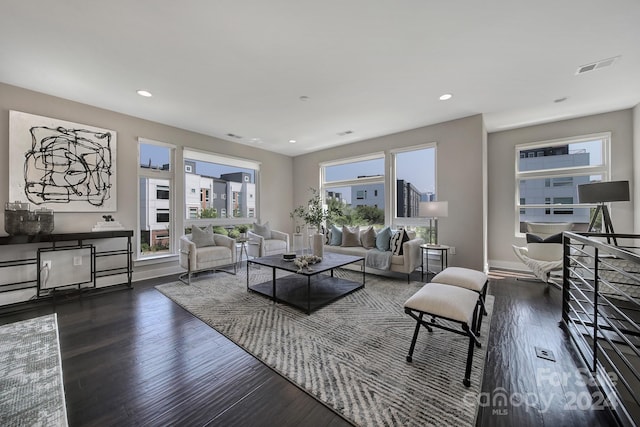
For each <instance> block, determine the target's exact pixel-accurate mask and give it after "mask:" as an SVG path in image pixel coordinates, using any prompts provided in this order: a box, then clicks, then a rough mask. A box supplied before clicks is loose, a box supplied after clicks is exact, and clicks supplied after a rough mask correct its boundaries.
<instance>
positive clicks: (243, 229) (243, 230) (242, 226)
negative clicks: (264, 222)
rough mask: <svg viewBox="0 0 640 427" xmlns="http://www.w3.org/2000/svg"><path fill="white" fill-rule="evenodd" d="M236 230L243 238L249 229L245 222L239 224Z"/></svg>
mask: <svg viewBox="0 0 640 427" xmlns="http://www.w3.org/2000/svg"><path fill="white" fill-rule="evenodd" d="M236 228H237V229H238V232H239V233H240V237H241V238H243V239H246V238H247V231H248V230H249V226H248V225H247V224H240V225H239V226H238V227H236Z"/></svg>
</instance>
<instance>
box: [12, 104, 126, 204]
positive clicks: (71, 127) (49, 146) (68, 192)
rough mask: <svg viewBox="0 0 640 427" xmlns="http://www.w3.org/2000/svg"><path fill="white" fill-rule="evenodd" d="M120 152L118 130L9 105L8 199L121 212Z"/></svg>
mask: <svg viewBox="0 0 640 427" xmlns="http://www.w3.org/2000/svg"><path fill="white" fill-rule="evenodd" d="M116 155H117V132H115V131H113V130H110V129H102V128H98V127H94V126H91V125H86V124H80V123H74V122H68V121H64V120H59V119H54V118H50V117H44V116H37V115H34V114H29V113H24V112H21V111H13V110H12V111H9V200H11V201H22V202H29V203H31V204H33V205H36V206H38V207H47V208H50V209H53V210H54V211H56V212H102V213H105V212H116V211H117V185H116V182H117V173H116V169H117V168H116V161H117V158H116ZM25 199H26V200H25Z"/></svg>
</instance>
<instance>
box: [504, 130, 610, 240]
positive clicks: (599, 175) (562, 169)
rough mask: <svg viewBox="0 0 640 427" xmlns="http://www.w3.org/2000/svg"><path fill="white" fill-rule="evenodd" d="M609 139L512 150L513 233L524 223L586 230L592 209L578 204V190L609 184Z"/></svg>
mask: <svg viewBox="0 0 640 427" xmlns="http://www.w3.org/2000/svg"><path fill="white" fill-rule="evenodd" d="M610 140H611V135H610V134H609V133H602V134H595V135H585V136H578V137H574V138H566V139H561V140H553V141H544V142H538V143H531V144H521V145H518V146H516V191H517V192H518V194H517V195H516V200H518V201H519V202H518V203H516V206H515V209H516V224H515V229H516V233H525V232H526V223H527V222H570V223H572V224H574V225H573V229H574V230H577V231H582V230H586V228H587V226H588V224H589V219H590V212H591V209H590V207H589V206H584V205H580V204H579V203H578V185H580V184H587V183H590V182H601V181H608V180H609V177H610V163H609V158H610V155H609V150H610V148H609V147H610ZM531 154H535V155H531Z"/></svg>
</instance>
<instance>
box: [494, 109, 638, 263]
mask: <svg viewBox="0 0 640 427" xmlns="http://www.w3.org/2000/svg"><path fill="white" fill-rule="evenodd" d="M598 132H611V174H612V176H611V179H612V180H629V181H631V183H632V184H633V169H634V168H633V116H632V110H630V109H629V110H622V111H616V112H612V113H606V114H598V115H594V116H588V117H581V118H577V119H571V120H563V121H559V122H554V123H548V124H542V125H537V126H529V127H525V128H520V129H514V130H507V131H503V132H496V133H490V134H489V142H488V150H489V156H488V172H489V189H490V191H489V215H488V217H489V233H488V235H489V242H488V243H489V263H490V265H491V266H497V267H505V268H523V269H524V266H523V265H522V264H521V263H519V262H518V260H517V258H516V256H515V255H514V253H513V249H512V247H511V245H513V244H517V245H519V246H523V245H524V244H525V241H524V238H516V237H515V233H514V228H515V226H514V224H515V221H516V218H515V208H514V203H515V199H514V194H515V146H516V145H518V144H523V143H528V142H537V141H547V140H553V139H559V138H567V137H572V136H577V135H587V134H591V133H598ZM632 187H633V186H632ZM631 191H632V194H633V191H634V189H633V188H632V189H631ZM632 199H635V198H634V197H632ZM633 206H634V200H632V201H631V202H620V203H613V204H612V205H611V208H612V209H611V216H612V220H613V223H614V226H615V231H616V232H617V233H631V232H633V212H634V208H633Z"/></svg>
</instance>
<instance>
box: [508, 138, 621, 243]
mask: <svg viewBox="0 0 640 427" xmlns="http://www.w3.org/2000/svg"><path fill="white" fill-rule="evenodd" d="M594 140H600V141H601V143H602V146H601V153H600V154H601V156H602V162H601V164H600V165H583V166H570V167H557V168H550V169H536V170H528V171H520V169H519V166H520V159H522V158H523V157H521V154H520V153H521V152H523V151H530V150H533V149H536V148H548V147H555V146H561V145H571V144H576V143H584V142H589V141H594ZM528 154H531V153H528ZM529 157H531V156H529ZM593 175H599V176H601V177H602V180H601V182H607V181H609V180H610V179H611V132H599V133H593V134H586V135H578V136H573V137H568V138H560V139H553V140H547V141H538V142H530V143H523V144H517V145H516V146H515V194H514V213H515V220H514V234H515V236H516V237H524V236H525V233H523V232H521V231H520V223H521V219H520V215H521V213H520V212H521V209H522V210H523V211H525V210H526V209H545V214H551V213H554V214H556V212H555V211H556V210H562V209H564V210H569V209H571V210H572V211H573V210H574V209H575V208H590V207H594V206H596V205H595V204H586V203H577V202H575V203H572V204H562V205H556V204H553V203H552V204H546V203H545V204H539V203H538V204H526V203H525V204H522V203H520V200H521V197H520V182H521V181H525V180H532V179H545V180H548V182H549V183H550V185H549V187H550V188H562V187H563V186H556V185H554V184H555V181H554V179H556V178H557V179H560V181H559V182H562V180H563V179H569V178H573V177H576V176H593ZM545 183H546V181H545ZM564 187H568V186H564ZM573 187H575V184H574V185H573ZM556 198H557V197H556ZM554 199H555V198H554Z"/></svg>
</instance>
